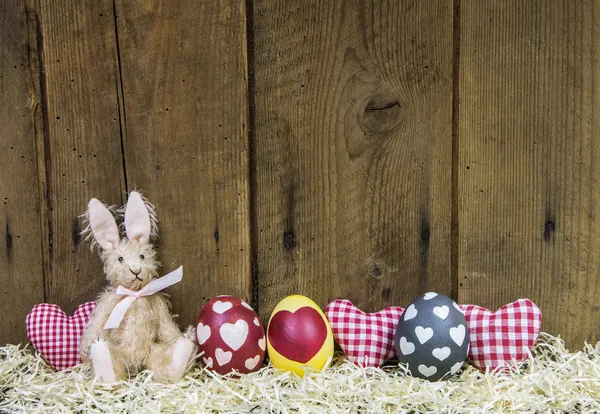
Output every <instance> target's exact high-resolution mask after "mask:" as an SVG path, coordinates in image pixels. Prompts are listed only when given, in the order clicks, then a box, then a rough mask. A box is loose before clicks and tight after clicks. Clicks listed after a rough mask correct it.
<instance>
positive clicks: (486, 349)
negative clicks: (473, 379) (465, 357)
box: [460, 299, 542, 371]
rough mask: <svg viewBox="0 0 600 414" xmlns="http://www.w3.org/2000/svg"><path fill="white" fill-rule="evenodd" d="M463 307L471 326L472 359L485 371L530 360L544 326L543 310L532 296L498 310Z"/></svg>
mask: <svg viewBox="0 0 600 414" xmlns="http://www.w3.org/2000/svg"><path fill="white" fill-rule="evenodd" d="M460 308H461V309H462V311H463V313H464V314H465V318H466V319H467V325H468V326H469V338H470V342H471V349H470V351H469V359H470V360H471V361H472V362H473V364H474V365H475V366H476V367H477V368H479V369H480V370H482V371H485V370H486V369H489V370H490V371H493V370H496V369H502V368H507V367H509V366H510V365H511V364H514V363H515V362H519V361H523V360H524V359H526V358H527V355H528V353H527V351H528V350H530V349H531V348H533V346H534V345H535V343H536V341H537V338H538V335H539V334H540V330H541V329H542V312H541V311H540V308H538V307H537V305H536V304H535V303H533V302H532V301H530V300H529V299H519V300H517V301H516V302H513V303H509V304H508V305H505V306H503V307H501V308H500V309H498V310H497V311H496V312H491V311H489V310H487V309H484V308H482V307H479V306H475V305H460Z"/></svg>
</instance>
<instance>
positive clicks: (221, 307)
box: [213, 300, 233, 315]
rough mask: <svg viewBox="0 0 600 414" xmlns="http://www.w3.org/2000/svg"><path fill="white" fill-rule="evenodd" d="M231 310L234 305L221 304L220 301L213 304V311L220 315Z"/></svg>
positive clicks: (229, 303) (228, 303)
mask: <svg viewBox="0 0 600 414" xmlns="http://www.w3.org/2000/svg"><path fill="white" fill-rule="evenodd" d="M231 308H233V303H231V302H221V301H220V300H218V301H216V302H215V303H214V304H213V310H214V311H215V312H216V313H218V314H219V315H222V314H224V313H225V312H227V311H228V310H229V309H231Z"/></svg>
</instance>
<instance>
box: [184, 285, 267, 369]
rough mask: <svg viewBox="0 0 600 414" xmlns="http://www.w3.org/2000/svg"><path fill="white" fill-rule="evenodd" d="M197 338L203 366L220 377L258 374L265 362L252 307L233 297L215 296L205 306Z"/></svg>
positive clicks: (261, 331) (262, 340)
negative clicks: (236, 374) (237, 374)
mask: <svg viewBox="0 0 600 414" xmlns="http://www.w3.org/2000/svg"><path fill="white" fill-rule="evenodd" d="M196 338H197V340H198V345H199V350H200V352H203V355H202V356H201V357H200V358H201V360H202V362H203V363H204V366H206V368H208V369H211V370H213V371H215V372H218V373H219V374H222V375H225V374H228V373H230V372H233V371H237V372H239V373H242V374H247V373H250V372H254V371H257V370H258V369H259V368H260V367H261V365H262V362H263V360H264V358H265V351H266V337H265V330H264V328H263V325H262V323H261V321H260V319H259V317H258V315H257V314H256V312H254V310H253V309H252V307H250V305H248V304H247V303H246V302H244V301H243V300H241V299H238V298H236V297H234V296H218V297H216V298H214V299H212V300H210V301H209V302H208V303H207V304H206V305H204V307H203V308H202V310H201V311H200V314H199V315H198V319H197V321H196Z"/></svg>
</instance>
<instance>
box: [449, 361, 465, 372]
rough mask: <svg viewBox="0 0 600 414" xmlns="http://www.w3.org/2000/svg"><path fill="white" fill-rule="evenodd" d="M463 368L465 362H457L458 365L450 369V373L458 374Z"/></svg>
mask: <svg viewBox="0 0 600 414" xmlns="http://www.w3.org/2000/svg"><path fill="white" fill-rule="evenodd" d="M462 366H463V362H457V363H456V364H454V365H452V368H450V373H451V374H452V375H454V374H456V373H457V372H458V370H459V369H461V368H462Z"/></svg>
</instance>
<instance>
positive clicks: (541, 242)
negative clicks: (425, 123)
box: [458, 0, 600, 346]
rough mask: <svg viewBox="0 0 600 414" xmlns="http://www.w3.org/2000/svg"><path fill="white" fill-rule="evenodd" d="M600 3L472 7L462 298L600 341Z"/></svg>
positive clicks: (465, 74)
mask: <svg viewBox="0 0 600 414" xmlns="http://www.w3.org/2000/svg"><path fill="white" fill-rule="evenodd" d="M599 6H600V4H599V3H598V2H597V1H579V0H578V1H570V0H565V1H558V2H557V1H538V2H523V1H518V0H514V1H503V2H496V1H485V2H481V1H470V0H466V1H465V0H463V1H462V2H461V17H460V18H461V23H460V26H461V28H462V29H461V35H460V102H461V106H460V123H459V127H460V129H459V137H460V138H459V148H460V151H459V163H458V168H459V188H460V199H459V203H460V204H459V206H460V214H459V239H460V243H459V263H458V265H459V281H460V286H459V298H460V301H461V302H473V303H477V304H480V305H484V306H487V307H492V308H495V307H497V306H500V305H502V304H504V303H507V302H510V301H513V300H516V299H518V298H520V297H530V298H531V299H532V300H534V301H535V302H536V303H537V304H538V305H540V307H541V309H542V312H543V315H544V325H543V329H544V330H545V331H548V332H550V333H553V334H560V335H562V336H563V337H564V338H565V339H566V340H567V343H568V344H569V345H573V346H575V345H577V346H580V345H581V344H582V343H583V341H584V339H586V338H588V339H589V340H592V341H596V340H598V339H600V336H599V333H600V331H599V329H598V320H599V319H600V307H599V306H598V299H597V298H598V295H599V294H600V285H599V284H598V281H599V280H600V279H599V276H598V275H599V274H600V273H599V272H600V262H599V260H600V237H599V236H598V234H600V214H599V213H600V203H599V202H598V201H599V200H600V184H599V183H600V169H599V168H598V165H599V161H600V160H599V159H598V156H599V154H600V147H599V145H600V143H599V141H598V132H597V131H600V117H599V116H598V115H597V114H596V108H600V94H599V90H598V84H599V83H600V82H599V79H598V76H599V74H600V71H599V69H600V66H598V61H599V58H600V55H599V50H600V49H599V48H598V38H599V37H598V35H599V34H600V32H599V31H598V25H599V24H600V20H599V19H600V14H599V13H598V12H599Z"/></svg>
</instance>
